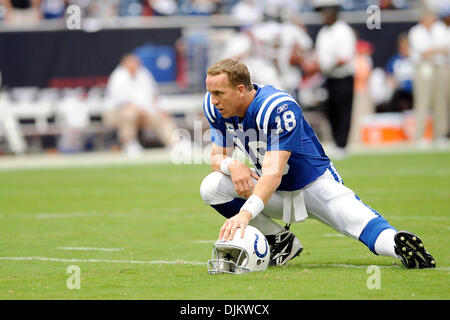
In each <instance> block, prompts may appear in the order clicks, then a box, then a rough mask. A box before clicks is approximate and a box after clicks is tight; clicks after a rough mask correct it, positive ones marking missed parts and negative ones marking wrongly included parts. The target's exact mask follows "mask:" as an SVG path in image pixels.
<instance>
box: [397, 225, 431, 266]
mask: <svg viewBox="0 0 450 320" xmlns="http://www.w3.org/2000/svg"><path fill="white" fill-rule="evenodd" d="M394 241H395V253H396V254H397V255H398V256H399V257H400V260H401V261H402V263H403V265H404V266H405V267H406V268H409V269H424V268H436V261H435V260H434V258H433V256H432V255H431V254H429V253H428V252H427V251H426V250H425V247H424V245H423V242H422V240H420V239H419V237H418V236H416V235H415V234H414V233H411V232H409V231H398V232H397V233H396V234H395V236H394Z"/></svg>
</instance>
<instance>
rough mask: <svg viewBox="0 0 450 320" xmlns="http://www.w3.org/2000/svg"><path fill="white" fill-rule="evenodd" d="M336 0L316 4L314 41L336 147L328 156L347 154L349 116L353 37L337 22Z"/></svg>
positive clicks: (352, 71) (353, 52) (352, 77)
mask: <svg viewBox="0 0 450 320" xmlns="http://www.w3.org/2000/svg"><path fill="white" fill-rule="evenodd" d="M339 4H340V2H339V1H331V0H327V1H318V2H317V3H316V10H320V12H321V14H322V18H323V22H324V26H323V27H322V28H321V29H320V31H319V33H318V35H317V38H316V51H317V58H318V64H319V67H320V70H321V72H322V73H323V75H324V76H325V77H326V89H327V91H328V101H327V107H326V108H327V114H328V118H329V121H330V125H331V131H332V136H333V139H334V142H335V145H336V149H335V150H334V152H330V155H331V156H333V157H334V158H336V159H340V158H343V157H345V156H346V155H347V140H348V136H349V132H350V123H351V115H352V102H353V85H354V60H355V54H356V36H355V33H354V32H353V30H352V28H351V27H350V26H349V25H348V24H347V23H346V22H344V21H342V20H339V19H338V13H339Z"/></svg>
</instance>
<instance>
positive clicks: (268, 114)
mask: <svg viewBox="0 0 450 320" xmlns="http://www.w3.org/2000/svg"><path fill="white" fill-rule="evenodd" d="M286 101H293V102H294V103H295V104H297V102H295V100H294V98H292V97H290V96H286V97H281V98H279V99H277V100H275V101H274V102H272V104H271V105H270V106H269V107H268V108H267V112H266V114H265V116H264V124H263V129H264V133H265V134H267V132H268V128H267V126H268V124H269V119H270V115H271V113H272V111H273V109H275V107H276V106H277V105H278V104H279V103H281V102H286Z"/></svg>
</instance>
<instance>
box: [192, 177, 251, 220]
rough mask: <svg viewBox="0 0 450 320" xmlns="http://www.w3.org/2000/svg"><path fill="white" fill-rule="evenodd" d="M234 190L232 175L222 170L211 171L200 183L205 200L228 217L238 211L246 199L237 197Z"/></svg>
mask: <svg viewBox="0 0 450 320" xmlns="http://www.w3.org/2000/svg"><path fill="white" fill-rule="evenodd" d="M233 190H234V189H233V183H232V182H231V179H230V177H228V176H226V175H224V174H223V173H220V172H212V173H210V174H209V175H207V176H206V178H204V179H203V181H202V183H201V185H200V195H201V197H202V199H203V201H204V202H205V203H206V204H208V205H210V206H211V207H213V208H214V209H215V210H216V211H217V212H219V213H220V214H221V215H223V216H224V217H225V218H227V219H228V218H231V217H232V216H234V215H235V214H236V213H238V212H239V210H240V209H241V207H242V206H243V204H244V203H245V199H240V198H237V197H235V196H236V195H235V194H233V193H235V192H234V191H233Z"/></svg>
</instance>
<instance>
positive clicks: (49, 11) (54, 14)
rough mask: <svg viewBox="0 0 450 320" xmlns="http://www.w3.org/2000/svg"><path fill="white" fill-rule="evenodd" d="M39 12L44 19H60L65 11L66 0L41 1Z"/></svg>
mask: <svg viewBox="0 0 450 320" xmlns="http://www.w3.org/2000/svg"><path fill="white" fill-rule="evenodd" d="M41 10H42V15H43V18H44V19H59V18H62V17H64V12H65V10H66V0H42V3H41Z"/></svg>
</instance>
